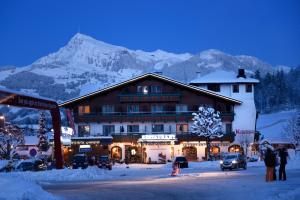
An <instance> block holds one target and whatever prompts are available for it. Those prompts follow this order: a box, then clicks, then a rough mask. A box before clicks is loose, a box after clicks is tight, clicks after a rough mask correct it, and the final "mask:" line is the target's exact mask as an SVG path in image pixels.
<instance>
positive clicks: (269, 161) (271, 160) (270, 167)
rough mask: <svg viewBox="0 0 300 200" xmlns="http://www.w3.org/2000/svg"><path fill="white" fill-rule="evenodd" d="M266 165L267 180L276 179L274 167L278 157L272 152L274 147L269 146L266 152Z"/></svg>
mask: <svg viewBox="0 0 300 200" xmlns="http://www.w3.org/2000/svg"><path fill="white" fill-rule="evenodd" d="M264 161H265V165H266V168H267V170H266V181H267V182H269V181H273V180H274V168H275V162H276V157H275V154H274V153H273V152H272V149H271V148H270V147H268V148H267V151H266V153H265V160H264Z"/></svg>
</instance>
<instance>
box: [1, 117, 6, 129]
mask: <svg viewBox="0 0 300 200" xmlns="http://www.w3.org/2000/svg"><path fill="white" fill-rule="evenodd" d="M4 124H5V116H4V115H2V114H0V128H4Z"/></svg>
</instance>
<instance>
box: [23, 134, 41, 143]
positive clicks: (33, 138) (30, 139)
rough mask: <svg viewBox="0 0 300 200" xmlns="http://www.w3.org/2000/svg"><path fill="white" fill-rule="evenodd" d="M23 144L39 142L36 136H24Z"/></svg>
mask: <svg viewBox="0 0 300 200" xmlns="http://www.w3.org/2000/svg"><path fill="white" fill-rule="evenodd" d="M24 140H25V145H37V144H38V143H39V139H38V137H37V136H36V135H35V136H24Z"/></svg>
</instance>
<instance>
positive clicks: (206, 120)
mask: <svg viewBox="0 0 300 200" xmlns="http://www.w3.org/2000/svg"><path fill="white" fill-rule="evenodd" d="M193 116H194V117H193V125H192V132H193V133H195V134H197V135H199V136H204V137H206V138H208V139H213V138H216V137H218V138H219V137H222V136H223V133H222V131H221V130H222V122H221V117H220V112H219V111H215V109H213V108H211V107H202V106H200V107H199V112H198V113H193Z"/></svg>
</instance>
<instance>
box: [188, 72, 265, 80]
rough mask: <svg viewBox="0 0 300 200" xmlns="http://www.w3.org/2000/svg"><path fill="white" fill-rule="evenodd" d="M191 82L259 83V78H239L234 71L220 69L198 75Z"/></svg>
mask: <svg viewBox="0 0 300 200" xmlns="http://www.w3.org/2000/svg"><path fill="white" fill-rule="evenodd" d="M190 83H259V81H258V80H257V79H254V78H248V77H247V76H246V78H243V77H240V78H237V74H236V73H235V72H232V71H224V70H218V71H214V72H211V73H209V74H206V75H203V76H201V75H198V77H197V78H196V79H194V80H192V81H191V82H190Z"/></svg>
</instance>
